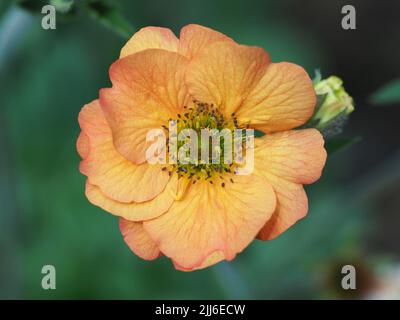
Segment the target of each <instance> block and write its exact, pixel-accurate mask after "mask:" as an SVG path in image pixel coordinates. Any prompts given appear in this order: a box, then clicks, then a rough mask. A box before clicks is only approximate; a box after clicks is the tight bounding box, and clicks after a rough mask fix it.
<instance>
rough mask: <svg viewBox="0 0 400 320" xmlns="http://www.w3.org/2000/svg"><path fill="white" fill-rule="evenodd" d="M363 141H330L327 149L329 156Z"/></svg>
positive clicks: (351, 139) (349, 139)
mask: <svg viewBox="0 0 400 320" xmlns="http://www.w3.org/2000/svg"><path fill="white" fill-rule="evenodd" d="M361 140H362V138H361V137H355V138H335V139H330V140H328V141H326V143H325V149H326V151H327V152H328V154H329V155H331V154H332V153H335V152H337V151H339V150H343V149H345V148H347V147H350V146H351V145H353V144H355V143H357V142H360V141H361Z"/></svg>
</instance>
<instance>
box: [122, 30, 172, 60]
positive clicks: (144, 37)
mask: <svg viewBox="0 0 400 320" xmlns="http://www.w3.org/2000/svg"><path fill="white" fill-rule="evenodd" d="M178 43H179V41H178V39H177V37H176V36H175V35H174V33H173V32H172V31H171V30H170V29H167V28H160V27H145V28H142V29H140V30H139V31H138V32H136V33H135V34H134V35H133V36H132V37H131V38H130V39H129V40H128V42H127V43H126V44H125V45H124V47H123V48H122V50H121V54H120V58H123V57H126V56H128V55H131V54H134V53H136V52H139V51H143V50H146V49H164V50H168V51H173V52H176V51H177V50H178Z"/></svg>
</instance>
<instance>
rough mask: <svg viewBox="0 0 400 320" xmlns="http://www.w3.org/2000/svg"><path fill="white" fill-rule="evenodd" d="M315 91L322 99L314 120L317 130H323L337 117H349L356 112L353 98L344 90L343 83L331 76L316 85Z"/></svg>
mask: <svg viewBox="0 0 400 320" xmlns="http://www.w3.org/2000/svg"><path fill="white" fill-rule="evenodd" d="M314 89H315V92H316V94H317V96H318V97H322V101H321V105H319V106H317V108H318V109H317V110H316V113H315V114H314V116H313V120H314V121H315V122H316V123H317V126H316V127H317V128H323V127H324V126H325V124H327V123H328V122H331V121H332V120H334V119H335V118H337V117H339V116H340V117H343V116H346V117H347V115H349V114H350V113H351V112H353V111H354V103H353V98H352V97H351V96H349V94H348V93H347V92H346V91H345V90H344V87H343V81H342V80H341V79H340V78H338V77H336V76H330V77H329V78H327V79H323V80H319V81H316V82H315V83H314Z"/></svg>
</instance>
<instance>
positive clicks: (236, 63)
mask: <svg viewBox="0 0 400 320" xmlns="http://www.w3.org/2000/svg"><path fill="white" fill-rule="evenodd" d="M269 63H270V58H269V56H268V54H267V53H266V52H265V50H263V49H261V48H257V47H249V46H241V45H238V44H235V43H231V42H227V41H224V42H216V43H213V44H211V45H209V46H207V47H205V48H204V49H203V50H201V51H200V52H199V53H198V54H197V55H195V56H194V57H193V59H192V60H191V61H190V63H189V66H188V69H187V73H186V82H187V85H188V89H189V92H190V94H191V95H192V96H193V97H194V98H195V99H197V100H199V101H201V102H206V103H213V104H215V105H216V106H218V107H219V108H220V109H221V111H222V112H223V113H224V114H225V116H227V117H230V116H231V114H232V113H233V112H236V110H237V109H238V108H239V107H240V106H241V105H242V104H243V102H244V101H245V100H246V98H247V97H248V95H249V94H250V93H251V92H252V91H253V89H254V88H255V86H256V85H257V84H258V82H259V81H260V80H261V78H262V76H263V75H264V73H265V70H266V69H267V67H268V65H269Z"/></svg>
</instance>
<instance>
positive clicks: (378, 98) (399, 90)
mask: <svg viewBox="0 0 400 320" xmlns="http://www.w3.org/2000/svg"><path fill="white" fill-rule="evenodd" d="M371 102H372V103H373V104H379V105H381V104H389V103H400V79H396V80H393V81H391V82H389V83H386V84H385V85H384V86H383V87H381V88H380V89H378V90H377V91H376V92H375V93H373V94H372V96H371Z"/></svg>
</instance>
